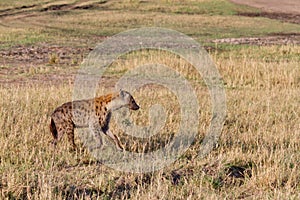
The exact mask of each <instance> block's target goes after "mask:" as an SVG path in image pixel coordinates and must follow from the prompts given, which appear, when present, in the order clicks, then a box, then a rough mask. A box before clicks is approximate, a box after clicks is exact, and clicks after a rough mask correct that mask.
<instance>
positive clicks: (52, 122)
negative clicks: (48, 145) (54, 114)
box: [50, 118, 57, 141]
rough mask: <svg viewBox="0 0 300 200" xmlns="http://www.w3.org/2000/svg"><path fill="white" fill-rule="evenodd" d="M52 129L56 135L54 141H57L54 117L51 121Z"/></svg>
mask: <svg viewBox="0 0 300 200" xmlns="http://www.w3.org/2000/svg"><path fill="white" fill-rule="evenodd" d="M50 131H51V133H52V135H53V137H54V141H56V140H57V130H56V126H55V123H54V120H53V119H52V118H51V123H50Z"/></svg>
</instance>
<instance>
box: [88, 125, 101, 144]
mask: <svg viewBox="0 0 300 200" xmlns="http://www.w3.org/2000/svg"><path fill="white" fill-rule="evenodd" d="M89 129H90V131H91V132H92V134H93V136H94V137H95V138H96V139H97V141H98V144H97V145H96V146H94V147H92V148H91V149H95V148H101V147H102V145H103V142H102V137H101V132H102V131H101V126H100V125H99V124H98V123H90V125H89Z"/></svg>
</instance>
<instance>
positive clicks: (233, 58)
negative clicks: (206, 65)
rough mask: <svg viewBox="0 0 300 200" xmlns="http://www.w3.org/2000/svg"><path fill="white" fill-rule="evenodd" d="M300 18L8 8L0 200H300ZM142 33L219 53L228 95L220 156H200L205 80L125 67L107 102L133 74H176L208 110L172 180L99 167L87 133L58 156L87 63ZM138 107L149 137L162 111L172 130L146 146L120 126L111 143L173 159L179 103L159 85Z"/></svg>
mask: <svg viewBox="0 0 300 200" xmlns="http://www.w3.org/2000/svg"><path fill="white" fill-rule="evenodd" d="M248 2H249V1H248ZM299 18H300V15H299V14H297V13H288V12H287V11H286V12H285V13H276V12H275V11H266V10H261V9H259V8H254V7H249V6H246V5H240V4H234V3H232V2H230V1H226V0H195V1H188V0H184V1H179V0H163V1H148V0H144V1H139V0H124V1H121V0H120V1H119V0H112V1H110V0H108V1H105V0H84V1H83V0H81V1H80V0H60V1H53V0H38V1H34V0H27V1H18V0H1V1H0V97H1V98H0V128H1V131H0V199H151V200H152V199H295V200H296V199H300V22H299ZM141 27H160V28H167V29H172V30H176V31H179V32H181V33H183V34H185V35H187V36H189V37H191V38H193V39H194V40H195V41H197V42H199V43H200V44H201V45H203V47H204V48H205V49H206V50H207V51H208V54H209V56H210V58H211V59H212V60H213V62H214V63H215V65H216V68H217V69H218V70H219V73H220V75H221V76H222V80H223V83H224V90H225V92H226V112H227V113H226V119H225V122H224V126H223V129H222V131H221V135H220V137H219V140H218V143H217V144H216V145H215V148H214V149H213V150H212V151H211V152H210V153H209V154H208V155H207V156H206V157H204V158H200V157H199V156H198V151H199V149H200V148H201V143H202V141H203V139H204V137H205V134H206V132H207V130H208V128H209V125H210V121H211V119H212V109H213V105H212V102H211V96H210V93H209V90H208V87H207V85H206V84H205V82H204V81H203V78H202V77H201V75H200V74H199V73H198V72H197V71H196V70H195V68H194V67H193V65H191V64H190V63H188V62H187V61H186V60H185V59H183V58H182V57H180V56H178V55H174V54H172V53H170V52H167V51H162V50H142V51H134V52H130V53H128V54H126V55H123V56H121V57H119V58H118V59H117V60H115V61H114V62H113V63H112V65H111V66H110V68H109V69H110V70H108V71H107V72H106V73H105V74H104V76H103V77H104V78H103V79H102V82H101V83H99V87H98V88H97V94H106V93H109V92H112V91H113V90H114V86H115V83H116V82H117V80H118V79H120V78H121V77H122V76H123V75H124V74H125V73H126V72H127V71H128V70H130V69H133V68H134V67H137V66H142V65H144V64H147V63H159V64H162V65H165V66H168V67H169V68H170V69H172V70H174V71H176V72H177V73H179V74H180V75H181V76H182V77H183V78H184V79H185V80H186V81H188V82H189V84H190V86H191V87H192V89H193V91H194V92H195V94H196V98H197V100H198V106H199V110H196V111H195V112H198V118H199V119H198V120H199V126H198V127H197V128H198V132H197V134H196V137H195V139H194V140H193V143H192V144H191V146H190V147H189V148H188V150H187V151H186V152H184V153H182V154H181V155H180V156H178V158H177V159H176V160H175V161H174V162H173V163H172V164H170V165H166V166H165V167H164V168H163V169H159V170H156V171H151V172H145V173H134V172H124V171H118V170H116V169H114V168H111V167H108V166H106V165H105V164H103V163H101V162H100V161H98V160H97V159H96V158H95V157H93V156H92V155H91V153H90V152H89V151H88V149H87V148H86V147H85V146H84V144H83V143H82V141H81V140H80V138H79V136H78V134H79V131H78V130H75V142H76V144H78V146H79V148H78V149H77V150H76V151H72V150H71V144H70V143H69V142H68V140H67V137H64V138H63V139H62V141H61V142H59V144H58V145H57V147H56V148H55V149H54V148H53V146H51V141H52V135H51V133H50V130H49V124H50V115H51V113H52V112H53V110H54V109H55V108H56V107H58V106H60V105H61V104H62V103H64V102H67V101H71V100H72V97H73V89H74V81H75V77H76V74H77V71H78V69H80V66H81V63H82V61H83V60H84V59H85V58H87V56H88V54H89V53H90V52H91V51H92V50H93V49H94V48H95V47H96V45H97V44H98V43H101V42H103V41H105V40H107V39H109V38H111V37H112V36H113V35H115V34H117V33H120V32H123V31H126V30H130V29H134V28H141ZM187 95H188V94H187ZM133 96H134V98H135V100H136V101H137V103H138V104H139V105H140V107H141V108H140V109H139V110H138V111H130V119H131V120H132V122H133V123H134V124H136V125H139V126H148V125H149V124H150V123H151V120H153V119H151V116H150V114H149V113H151V112H149V111H151V106H153V105H157V104H159V105H160V106H161V107H159V108H162V107H163V111H164V112H165V116H166V120H165V122H164V123H165V124H164V126H163V128H162V129H161V130H159V131H158V133H157V134H155V135H153V136H152V137H149V138H147V139H140V138H138V137H133V136H131V135H128V133H125V132H124V131H122V130H121V129H120V127H118V125H117V122H116V120H115V119H114V118H113V119H112V124H111V129H112V132H114V133H115V134H117V135H118V136H119V138H120V140H121V142H122V143H123V144H124V147H125V150H126V151H130V152H136V153H137V152H138V153H143V152H152V151H155V150H157V149H159V148H164V146H166V145H167V144H168V143H169V142H170V141H172V139H173V138H174V136H176V133H177V132H178V129H179V126H180V123H181V122H180V117H181V116H180V109H181V107H180V104H179V102H178V97H176V95H175V94H174V93H172V91H170V90H168V88H166V87H162V86H159V85H155V84H150V85H148V86H145V87H142V88H140V89H139V90H137V91H135V92H134V93H133ZM106 143H111V142H110V141H106ZM162 162H163V161H162ZM149 164H151V163H149Z"/></svg>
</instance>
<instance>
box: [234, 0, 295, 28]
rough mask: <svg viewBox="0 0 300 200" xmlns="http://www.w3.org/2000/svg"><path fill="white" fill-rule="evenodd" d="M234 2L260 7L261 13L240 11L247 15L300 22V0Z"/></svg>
mask: <svg viewBox="0 0 300 200" xmlns="http://www.w3.org/2000/svg"><path fill="white" fill-rule="evenodd" d="M231 1H232V2H233V3H236V4H242V5H248V6H251V7H255V8H259V9H261V10H262V12H259V13H238V15H241V16H247V17H266V18H270V19H276V20H280V21H283V22H289V23H296V24H300V3H299V0H289V1H286V2H282V1H278V0H231Z"/></svg>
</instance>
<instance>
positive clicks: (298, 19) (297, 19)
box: [238, 12, 300, 24]
mask: <svg viewBox="0 0 300 200" xmlns="http://www.w3.org/2000/svg"><path fill="white" fill-rule="evenodd" d="M238 15H240V16H247V17H266V18H270V19H276V20H280V21H283V22H289V23H294V24H300V15H297V14H289V13H275V12H261V13H238Z"/></svg>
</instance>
